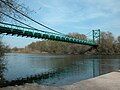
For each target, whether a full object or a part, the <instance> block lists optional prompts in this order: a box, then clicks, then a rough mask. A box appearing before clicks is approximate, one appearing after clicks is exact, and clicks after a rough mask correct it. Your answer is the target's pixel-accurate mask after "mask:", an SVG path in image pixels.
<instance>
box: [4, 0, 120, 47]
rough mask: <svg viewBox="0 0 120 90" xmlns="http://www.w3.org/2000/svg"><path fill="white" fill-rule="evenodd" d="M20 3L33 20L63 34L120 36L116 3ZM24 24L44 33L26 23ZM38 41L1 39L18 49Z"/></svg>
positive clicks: (100, 0) (95, 0)
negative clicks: (99, 33)
mask: <svg viewBox="0 0 120 90" xmlns="http://www.w3.org/2000/svg"><path fill="white" fill-rule="evenodd" d="M20 3H23V4H24V5H25V6H26V7H29V8H30V10H34V12H31V13H30V16H31V17H32V18H33V19H35V20H37V21H39V22H41V23H43V24H45V25H47V26H49V27H51V28H53V29H55V30H57V31H59V32H62V33H65V34H67V33H70V32H77V33H82V34H86V33H88V32H90V31H91V30H93V29H101V31H110V32H112V33H113V35H114V36H116V37H117V36H118V35H120V0H20ZM25 22H26V21H25ZM27 23H28V24H29V25H32V26H34V27H37V28H39V29H42V30H45V31H46V29H45V28H42V27H41V26H39V25H37V24H35V23H33V22H31V21H30V20H27ZM47 31H48V30H47ZM39 40H40V39H34V38H25V37H16V36H5V35H4V38H3V41H4V43H5V44H6V45H9V46H10V47H20V48H22V47H25V46H27V45H28V44H30V43H31V42H35V41H39Z"/></svg>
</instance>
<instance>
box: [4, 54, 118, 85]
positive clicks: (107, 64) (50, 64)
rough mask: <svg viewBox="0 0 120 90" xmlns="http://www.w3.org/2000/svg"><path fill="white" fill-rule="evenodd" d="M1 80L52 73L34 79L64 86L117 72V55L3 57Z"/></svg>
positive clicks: (16, 55)
mask: <svg viewBox="0 0 120 90" xmlns="http://www.w3.org/2000/svg"><path fill="white" fill-rule="evenodd" d="M5 63H6V66H5V67H6V70H5V72H4V78H5V79H6V80H8V81H11V80H15V79H17V78H23V77H24V78H25V77H29V76H31V75H33V76H34V75H36V74H45V73H48V72H50V73H54V74H53V75H52V76H50V77H47V78H43V79H42V80H39V79H37V80H35V82H37V83H39V84H45V85H56V86H60V85H68V84H72V83H74V82H78V81H81V80H85V79H88V78H92V77H95V76H99V75H101V74H105V73H108V72H112V71H116V70H119V69H120V56H119V55H114V56H95V55H93V56H92V55H87V56H86V55H82V56H74V55H39V54H13V53H10V54H6V57H5Z"/></svg>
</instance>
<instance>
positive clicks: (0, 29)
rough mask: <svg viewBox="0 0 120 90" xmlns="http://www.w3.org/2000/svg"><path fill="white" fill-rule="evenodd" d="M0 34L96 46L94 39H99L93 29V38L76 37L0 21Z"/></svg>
mask: <svg viewBox="0 0 120 90" xmlns="http://www.w3.org/2000/svg"><path fill="white" fill-rule="evenodd" d="M0 34H5V35H9V34H10V35H17V36H22V37H23V36H26V37H31V38H38V39H40V38H41V39H48V40H54V41H61V42H68V43H74V44H82V45H89V46H98V43H96V40H100V30H99V29H98V30H93V40H87V39H78V38H74V37H71V36H68V35H62V34H57V33H52V32H47V31H42V30H38V29H34V28H28V27H22V26H18V25H13V24H8V23H3V22H0Z"/></svg>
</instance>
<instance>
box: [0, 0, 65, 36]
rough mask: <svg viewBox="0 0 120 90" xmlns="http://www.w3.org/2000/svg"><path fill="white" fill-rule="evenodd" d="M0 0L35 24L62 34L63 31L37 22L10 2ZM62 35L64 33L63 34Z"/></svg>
mask: <svg viewBox="0 0 120 90" xmlns="http://www.w3.org/2000/svg"><path fill="white" fill-rule="evenodd" d="M0 1H1V2H3V3H4V4H5V5H7V6H9V7H10V8H12V9H13V10H15V11H16V12H18V13H20V14H21V15H23V16H25V17H26V18H28V19H30V20H32V21H33V22H35V23H37V24H39V25H41V26H43V27H45V28H47V29H49V30H51V31H54V32H56V33H59V34H63V33H61V32H58V31H56V30H54V29H52V28H50V27H48V26H46V25H44V24H42V23H39V22H38V21H35V20H34V19H32V18H31V17H29V16H27V15H25V14H23V13H22V12H21V11H19V10H17V9H16V8H14V7H13V6H12V4H11V3H10V4H11V5H10V4H8V3H6V2H5V1H3V0H0ZM63 35H65V34H63Z"/></svg>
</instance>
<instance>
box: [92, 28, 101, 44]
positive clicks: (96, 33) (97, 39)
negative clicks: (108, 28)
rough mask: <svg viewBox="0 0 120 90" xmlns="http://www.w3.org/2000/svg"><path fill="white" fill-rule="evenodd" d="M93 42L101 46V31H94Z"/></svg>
mask: <svg viewBox="0 0 120 90" xmlns="http://www.w3.org/2000/svg"><path fill="white" fill-rule="evenodd" d="M93 42H97V43H98V44H100V29H98V30H93Z"/></svg>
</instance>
